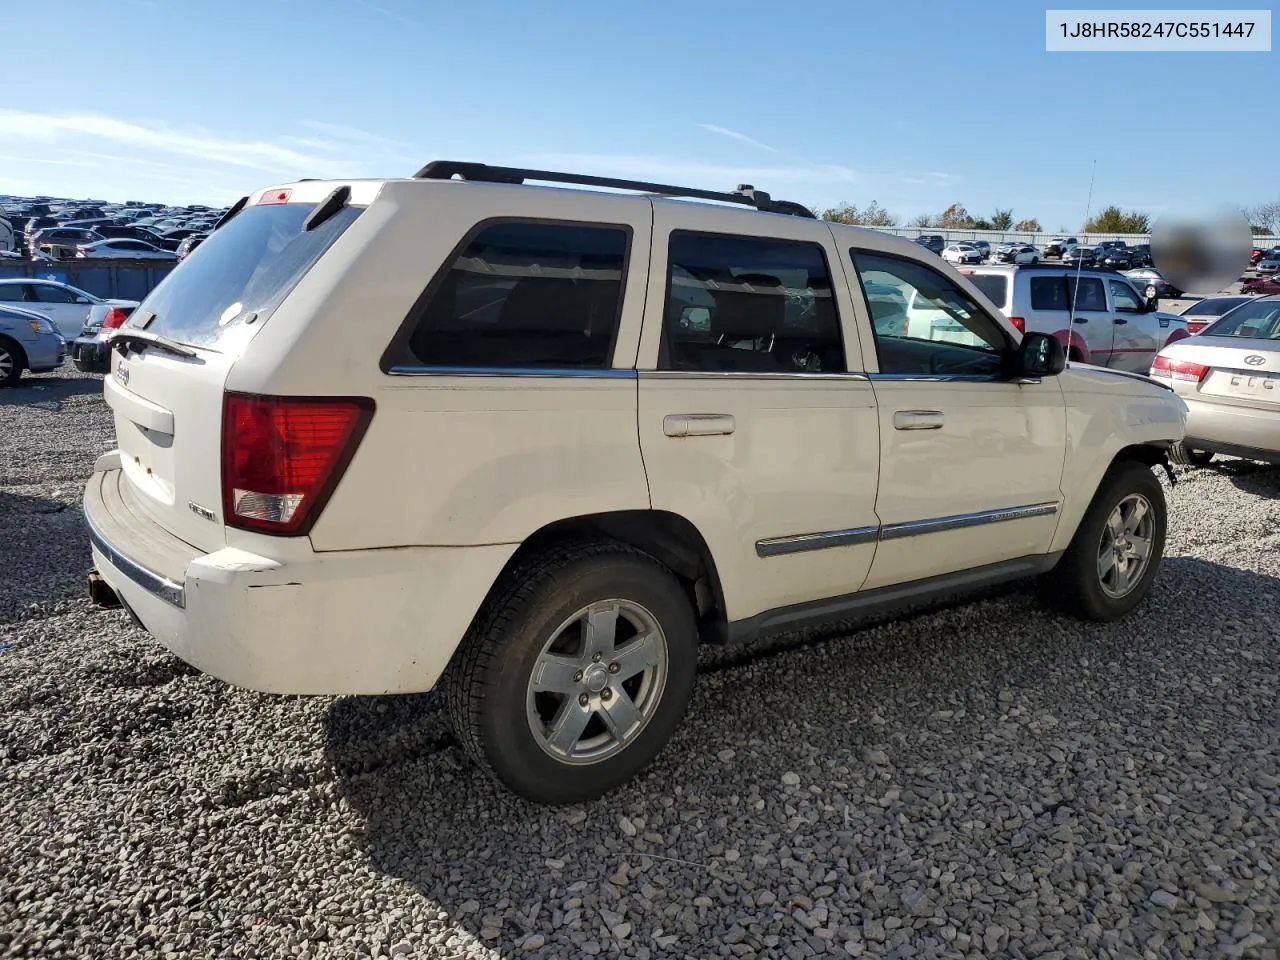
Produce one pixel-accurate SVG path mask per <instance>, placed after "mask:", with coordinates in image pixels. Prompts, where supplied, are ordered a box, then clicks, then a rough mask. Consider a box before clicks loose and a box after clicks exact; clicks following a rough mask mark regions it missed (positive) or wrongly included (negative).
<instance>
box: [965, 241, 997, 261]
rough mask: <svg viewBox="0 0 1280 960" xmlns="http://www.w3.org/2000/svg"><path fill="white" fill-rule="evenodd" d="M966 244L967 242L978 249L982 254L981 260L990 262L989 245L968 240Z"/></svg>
mask: <svg viewBox="0 0 1280 960" xmlns="http://www.w3.org/2000/svg"><path fill="white" fill-rule="evenodd" d="M968 242H969V243H972V244H973V245H974V246H975V247H977V248H978V252H979V253H981V254H982V259H983V260H990V259H991V244H989V243H987V241H985V240H970V241H968Z"/></svg>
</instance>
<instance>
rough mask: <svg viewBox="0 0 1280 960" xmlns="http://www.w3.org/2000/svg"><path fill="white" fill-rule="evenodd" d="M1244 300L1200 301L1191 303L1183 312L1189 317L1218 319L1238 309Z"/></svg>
mask: <svg viewBox="0 0 1280 960" xmlns="http://www.w3.org/2000/svg"><path fill="white" fill-rule="evenodd" d="M1247 302H1248V301H1246V300H1226V299H1223V300H1201V301H1200V302H1199V303H1193V304H1192V305H1191V306H1189V307H1187V309H1186V310H1184V311H1183V313H1184V314H1186V315H1187V316H1189V317H1220V316H1222V315H1223V314H1224V313H1226V312H1227V311H1228V310H1230V309H1231V308H1232V307H1238V306H1240V304H1242V303H1247Z"/></svg>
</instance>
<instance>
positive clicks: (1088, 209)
mask: <svg viewBox="0 0 1280 960" xmlns="http://www.w3.org/2000/svg"><path fill="white" fill-rule="evenodd" d="M1097 174H1098V158H1097V157H1094V158H1093V169H1092V170H1091V171H1089V199H1088V200H1086V201H1085V203H1084V223H1082V224H1081V225H1080V232H1081V233H1084V232H1085V228H1087V227H1088V226H1089V215H1090V214H1091V213H1093V178H1094V177H1095V176H1097ZM1086 236H1087V234H1086ZM1083 269H1084V257H1082V256H1080V253H1079V251H1077V252H1076V285H1075V286H1074V287H1073V288H1072V290H1071V321H1070V323H1069V324H1068V325H1067V345H1068V346H1067V362H1068V363H1070V362H1071V349H1070V344H1071V338H1072V337H1073V336H1075V331H1076V327H1075V324H1076V298H1077V297H1079V296H1080V273H1081V271H1082V270H1083Z"/></svg>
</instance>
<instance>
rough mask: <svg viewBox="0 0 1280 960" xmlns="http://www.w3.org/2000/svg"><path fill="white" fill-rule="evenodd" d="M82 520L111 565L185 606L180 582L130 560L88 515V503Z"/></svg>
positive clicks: (91, 541)
mask: <svg viewBox="0 0 1280 960" xmlns="http://www.w3.org/2000/svg"><path fill="white" fill-rule="evenodd" d="M84 522H85V525H86V526H88V528H89V542H90V543H92V544H93V545H94V546H95V547H97V548H98V552H99V553H101V554H102V555H103V556H104V557H106V558H107V560H108V561H109V562H110V563H111V565H112V566H113V567H115V568H116V569H117V570H119V571H120V572H121V573H122V574H124V575H125V576H126V577H128V578H129V579H130V580H132V581H133V582H134V583H136V584H137V585H138V586H140V587H141V588H142V589H143V590H146V591H147V592H148V593H150V594H153V595H154V596H157V597H159V598H160V599H161V600H163V601H165V602H166V603H170V604H172V605H173V606H175V607H179V608H185V607H186V605H187V600H186V588H185V587H184V586H183V585H182V584H181V583H174V582H173V581H172V580H170V579H169V578H168V577H164V576H161V575H160V574H158V573H155V572H153V571H151V570H148V569H147V568H146V567H144V566H142V564H140V563H137V562H136V561H134V560H130V559H129V558H128V557H126V556H125V555H124V554H123V553H121V552H120V551H119V550H117V549H116V548H115V547H114V546H112V545H111V543H109V542H108V541H107V538H106V537H104V536H103V535H102V531H101V530H99V529H98V528H97V527H96V526H95V525H94V522H93V518H92V517H90V516H89V505H88V504H85V507H84Z"/></svg>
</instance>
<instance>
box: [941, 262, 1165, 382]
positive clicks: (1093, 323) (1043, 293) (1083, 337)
mask: <svg viewBox="0 0 1280 960" xmlns="http://www.w3.org/2000/svg"><path fill="white" fill-rule="evenodd" d="M962 273H963V274H964V275H965V276H966V277H968V279H969V280H970V282H972V283H973V285H974V286H976V287H977V288H978V289H979V290H981V291H982V292H983V293H984V294H986V296H987V299H988V300H990V301H991V302H992V303H993V304H995V305H996V306H997V307H999V308H1000V310H1001V312H1002V313H1004V315H1005V316H1006V317H1008V318H1009V322H1010V323H1012V324H1013V325H1014V326H1015V327H1017V328H1018V329H1019V330H1026V331H1034V332H1036V333H1048V334H1052V335H1053V336H1054V337H1056V338H1057V339H1058V340H1059V341H1060V342H1061V343H1062V345H1063V347H1065V348H1066V350H1067V358H1068V359H1069V360H1071V361H1073V362H1079V363H1090V364H1095V365H1097V366H1099V367H1112V368H1114V369H1117V370H1128V371H1130V372H1132V373H1146V372H1147V371H1149V370H1150V369H1151V363H1152V361H1153V360H1155V356H1156V354H1157V353H1159V352H1160V351H1161V350H1163V349H1164V348H1165V346H1167V345H1168V344H1170V343H1176V342H1177V341H1179V340H1181V339H1182V338H1183V337H1186V336H1189V335H1190V333H1189V331H1188V330H1187V319H1186V317H1180V316H1178V315H1177V314H1174V313H1164V312H1162V311H1160V310H1159V309H1158V308H1157V304H1158V301H1157V300H1156V298H1154V297H1152V298H1147V297H1144V296H1143V295H1142V294H1141V293H1139V292H1138V289H1137V287H1135V286H1134V282H1133V281H1132V280H1130V279H1128V278H1127V277H1125V276H1123V275H1122V274H1118V273H1115V272H1113V271H1110V270H1092V269H1084V268H1078V267H1068V266H1061V265H1057V264H1044V265H1040V266H1030V267H1017V266H999V265H991V266H985V265H984V266H980V267H973V268H965V269H964V270H962Z"/></svg>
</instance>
